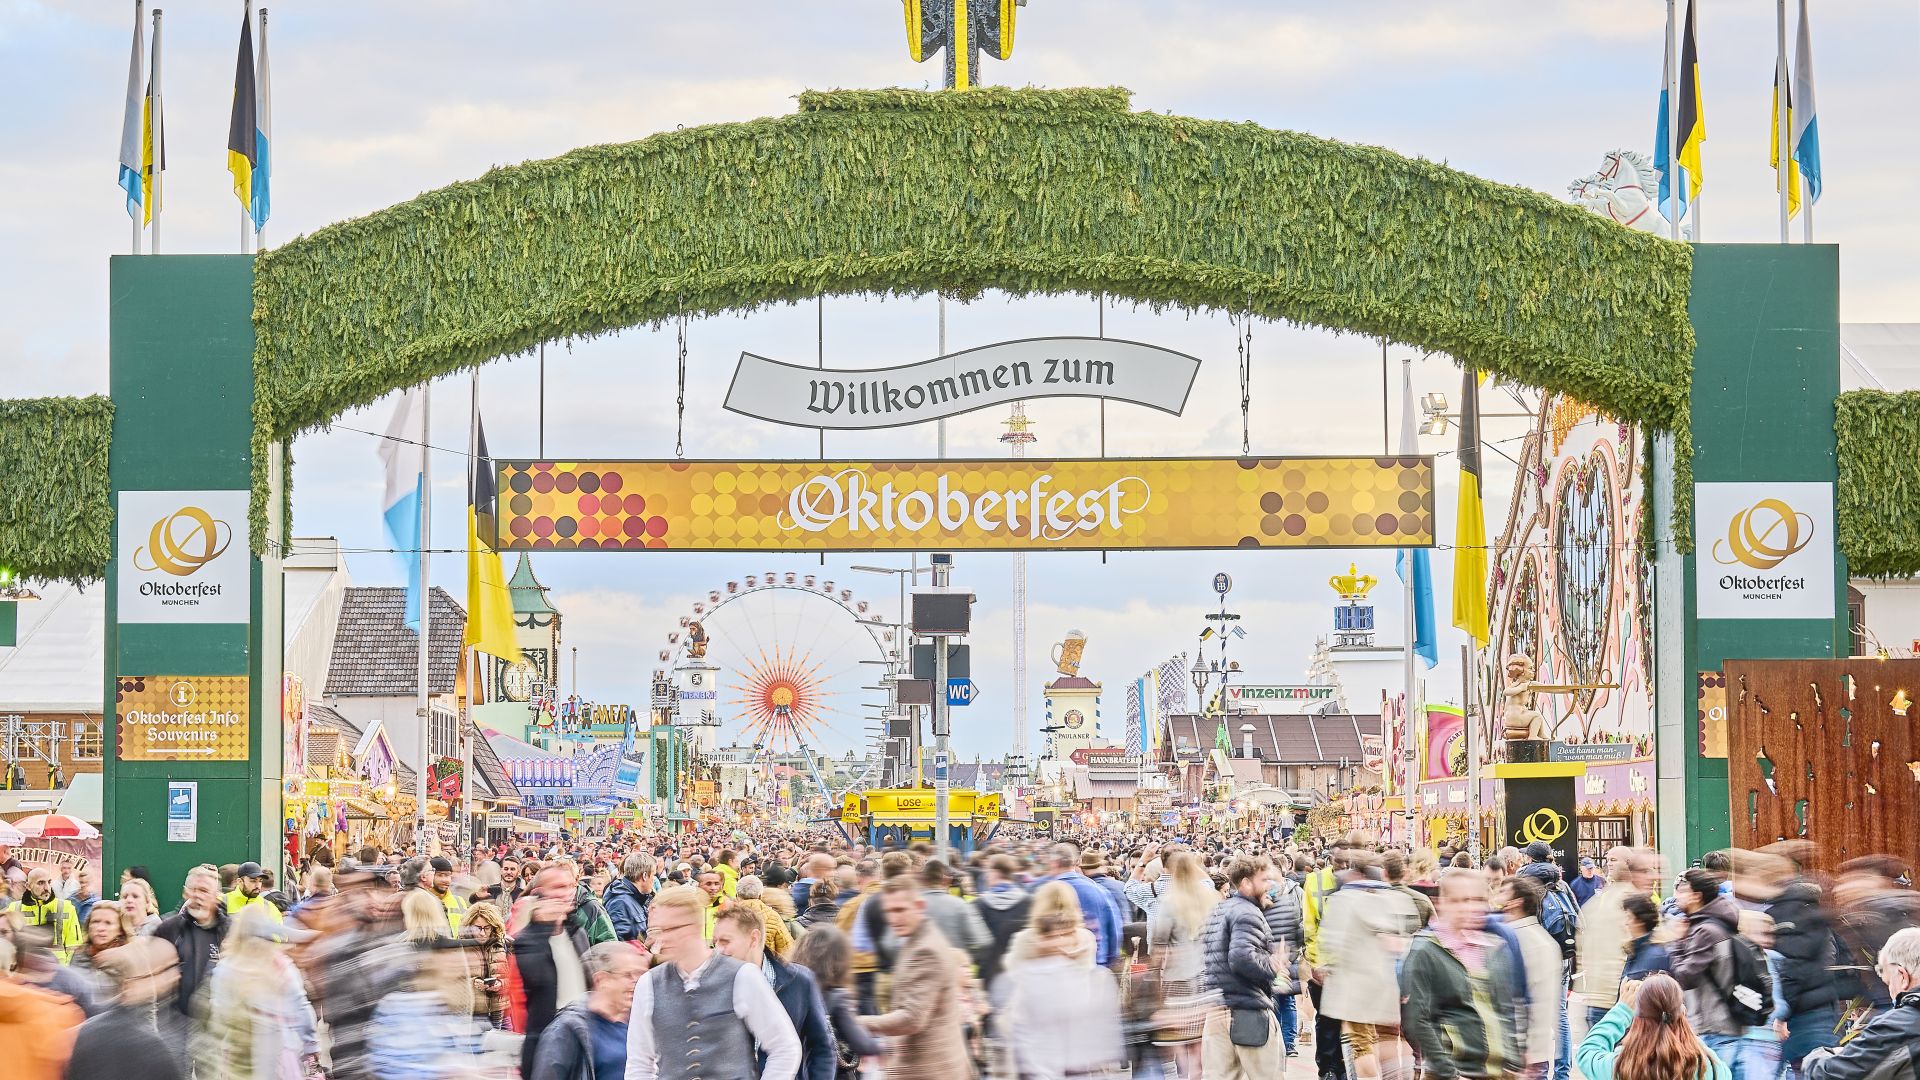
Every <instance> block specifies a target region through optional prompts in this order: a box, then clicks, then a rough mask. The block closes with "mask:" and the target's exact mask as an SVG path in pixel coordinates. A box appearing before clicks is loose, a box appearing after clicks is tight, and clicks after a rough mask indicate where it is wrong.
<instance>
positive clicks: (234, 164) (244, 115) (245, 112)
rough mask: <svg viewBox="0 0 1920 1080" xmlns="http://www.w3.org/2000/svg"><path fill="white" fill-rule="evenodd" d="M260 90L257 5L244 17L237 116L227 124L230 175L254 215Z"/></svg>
mask: <svg viewBox="0 0 1920 1080" xmlns="http://www.w3.org/2000/svg"><path fill="white" fill-rule="evenodd" d="M258 94H259V88H258V87H256V86H255V85H254V82H253V5H251V4H249V5H247V13H246V14H245V15H242V16H241V17H240V57H239V59H238V60H236V61H235V62H234V67H233V114H232V115H231V116H230V117H229V118H228V120H227V171H228V172H230V173H232V174H233V194H234V197H235V198H238V199H239V200H240V208H241V209H242V210H245V211H246V212H247V214H248V216H252V214H253V166H254V163H255V162H257V161H259V160H260V143H259V138H260V136H259V125H258V123H257V121H256V120H255V118H254V110H255V107H256V104H257V102H258V100H259V98H258Z"/></svg>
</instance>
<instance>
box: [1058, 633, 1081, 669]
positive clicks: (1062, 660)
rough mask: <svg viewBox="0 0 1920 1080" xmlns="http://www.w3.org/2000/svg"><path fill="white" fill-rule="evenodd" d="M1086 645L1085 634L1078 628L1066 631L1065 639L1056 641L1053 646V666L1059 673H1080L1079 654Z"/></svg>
mask: <svg viewBox="0 0 1920 1080" xmlns="http://www.w3.org/2000/svg"><path fill="white" fill-rule="evenodd" d="M1086 647H1087V635H1085V634H1083V633H1081V632H1080V631H1078V630H1069V631H1067V640H1065V641H1061V642H1056V643H1055V644H1054V646H1053V666H1054V668H1055V670H1057V671H1059V672H1060V674H1062V675H1065V676H1068V677H1069V678H1071V677H1072V676H1075V675H1078V674H1080V654H1081V653H1082V652H1083V651H1085V649H1086Z"/></svg>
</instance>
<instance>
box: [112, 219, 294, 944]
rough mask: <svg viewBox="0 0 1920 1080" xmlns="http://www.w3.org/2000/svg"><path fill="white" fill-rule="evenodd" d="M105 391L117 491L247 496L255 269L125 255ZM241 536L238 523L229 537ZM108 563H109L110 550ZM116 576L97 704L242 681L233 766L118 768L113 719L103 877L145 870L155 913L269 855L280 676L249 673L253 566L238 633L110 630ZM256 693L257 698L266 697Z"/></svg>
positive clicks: (257, 584) (205, 259)
mask: <svg viewBox="0 0 1920 1080" xmlns="http://www.w3.org/2000/svg"><path fill="white" fill-rule="evenodd" d="M111 274H112V313H111V317H110V322H109V327H110V333H111V346H110V351H111V360H112V368H111V374H110V382H111V386H112V394H113V400H114V404H115V409H114V416H113V446H114V454H113V457H112V459H111V462H110V467H109V476H110V479H111V482H112V490H113V497H114V501H115V505H116V507H117V506H118V503H119V494H120V492H122V491H140V490H201V489H244V488H246V487H247V486H248V484H249V482H250V480H251V477H252V472H253V461H252V455H251V451H250V449H249V447H250V445H251V441H252V434H253V346H254V339H253V259H252V257H251V256H244V255H167V256H123V257H118V258H115V259H114V260H113V262H112V271H111ZM239 527H240V528H244V525H241V526H239ZM114 556H115V559H116V560H117V558H118V557H119V552H118V551H115V553H114ZM117 576H118V573H117V565H116V564H112V563H110V564H109V567H108V571H107V582H106V598H107V620H106V626H107V629H106V633H107V640H106V656H107V670H106V671H105V672H103V673H102V678H103V684H104V692H105V695H106V700H107V701H108V702H109V703H111V702H112V701H113V700H114V691H115V686H114V680H115V678H116V677H117V676H119V675H123V674H124V675H248V676H251V677H252V679H253V684H252V700H251V703H250V707H251V712H252V723H251V730H250V740H249V742H250V754H251V756H250V758H249V760H247V761H231V762H188V761H174V762H133V761H127V762H123V761H119V760H117V758H116V755H115V754H114V753H113V747H114V745H115V743H114V740H115V736H116V732H115V731H114V730H113V710H112V709H111V707H109V709H108V711H107V721H108V731H107V747H108V754H107V756H106V761H105V763H104V771H105V774H106V775H105V787H106V795H105V805H104V807H103V809H104V811H105V818H106V823H105V824H106V827H105V830H104V832H105V835H106V848H105V862H106V873H107V875H108V877H109V879H110V880H111V879H114V878H117V877H118V875H119V873H120V870H121V868H122V867H124V866H127V865H129V864H133V863H141V864H145V865H146V866H147V867H148V868H149V869H150V870H151V871H152V873H153V881H154V885H155V886H156V887H157V888H158V890H159V893H160V902H161V904H162V905H163V906H168V905H171V904H172V903H173V902H174V901H175V899H176V898H177V897H178V896H179V892H180V886H181V883H182V881H183V880H184V878H185V876H186V871H187V869H188V868H189V867H191V866H193V865H195V864H197V863H203V862H207V863H214V864H216V865H217V864H220V863H229V862H242V861H245V860H248V859H261V858H262V857H263V856H264V855H267V854H269V852H270V849H271V848H272V846H274V844H275V839H274V836H275V832H276V830H277V827H278V822H277V817H278V815H277V813H276V814H275V815H274V816H275V818H276V820H275V821H273V822H271V823H269V822H266V821H264V818H265V816H266V815H265V808H266V804H265V799H264V793H263V780H262V776H263V775H264V770H263V767H262V765H263V756H262V755H263V754H265V755H268V756H269V757H270V759H271V760H272V761H273V762H274V763H275V767H274V768H273V770H272V771H273V772H276V773H277V772H278V771H279V770H278V766H277V762H278V757H279V753H280V750H279V746H278V744H277V742H273V743H272V745H267V743H268V742H269V741H270V740H268V739H265V738H263V731H262V725H261V708H262V703H263V701H265V702H267V703H271V704H272V706H273V707H275V708H277V707H278V702H279V684H278V679H277V675H276V678H275V679H274V681H273V683H272V685H271V686H270V687H269V686H265V685H263V681H262V679H261V677H260V671H259V670H258V668H259V664H258V656H259V652H260V638H259V626H260V622H261V618H260V613H261V600H262V593H261V568H260V561H259V559H257V558H255V559H253V561H252V568H251V584H252V594H253V600H252V607H251V613H250V621H249V622H248V623H245V624H240V623H235V624H214V625H198V624H192V625H157V624H130V625H127V626H121V625H119V621H118V618H119V617H118V603H117V599H118V598H117V588H118V581H117ZM263 691H266V692H265V693H263ZM169 780H193V781H196V782H197V783H198V784H199V821H198V834H199V835H198V839H197V841H196V842H194V843H169V842H167V839H166V793H167V782H168V781H169ZM267 865H269V866H276V867H277V866H278V865H279V861H278V860H277V859H275V860H272V861H271V862H268V863H267Z"/></svg>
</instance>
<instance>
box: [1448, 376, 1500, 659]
mask: <svg viewBox="0 0 1920 1080" xmlns="http://www.w3.org/2000/svg"><path fill="white" fill-rule="evenodd" d="M1459 453H1460V501H1459V503H1458V505H1457V506H1456V507H1455V510H1454V518H1455V520H1454V530H1453V625H1455V626H1457V627H1459V628H1460V629H1462V630H1465V631H1466V632H1467V636H1468V637H1470V638H1472V639H1473V642H1474V645H1475V647H1480V646H1484V645H1486V643H1487V641H1488V639H1489V638H1490V637H1492V634H1491V633H1489V631H1488V628H1487V524H1486V507H1485V505H1484V504H1483V503H1482V501H1481V498H1480V475H1481V474H1480V380H1479V379H1477V378H1475V377H1474V371H1473V369H1472V368H1467V369H1466V372H1465V377H1464V378H1463V379H1462V380H1461V389H1460V451H1459Z"/></svg>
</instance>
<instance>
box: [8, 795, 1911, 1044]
mask: <svg viewBox="0 0 1920 1080" xmlns="http://www.w3.org/2000/svg"><path fill="white" fill-rule="evenodd" d="M1817 862H1818V860H1817V859H1816V853H1815V852H1814V851H1813V850H1811V849H1810V847H1809V846H1808V845H1806V844H1804V843H1800V842H1793V841H1787V842H1782V843H1779V844H1775V845H1772V846H1770V847H1768V848H1766V849H1764V850H1761V851H1728V852H1716V853H1713V854H1711V855H1709V856H1707V857H1706V858H1704V859H1702V860H1701V862H1700V864H1699V865H1696V866H1692V867H1688V868H1686V869H1685V870H1684V872H1682V873H1680V874H1679V875H1678V877H1676V878H1673V879H1671V880H1669V879H1668V878H1667V877H1666V875H1665V872H1664V869H1663V867H1662V864H1661V860H1660V858H1659V856H1658V855H1657V854H1656V853H1654V852H1652V851H1650V850H1645V849H1637V848H1626V847H1622V848H1616V849H1614V850H1612V851H1610V852H1607V853H1605V855H1604V857H1603V858H1602V859H1600V860H1598V862H1597V863H1596V860H1594V859H1581V860H1579V863H1578V871H1577V873H1575V874H1573V875H1571V876H1568V875H1563V872H1562V869H1561V866H1560V864H1559V863H1558V862H1556V860H1555V853H1554V852H1553V851H1552V850H1550V849H1549V848H1548V847H1547V846H1546V845H1545V844H1533V845H1530V846H1529V847H1528V848H1527V849H1524V850H1517V849H1512V848H1508V849H1504V850H1501V851H1499V852H1496V853H1494V854H1492V855H1490V856H1489V857H1487V858H1486V859H1484V860H1482V861H1480V862H1479V863H1478V864H1476V862H1475V860H1474V859H1472V858H1470V857H1469V855H1468V854H1467V853H1466V852H1455V851H1452V850H1450V849H1447V848H1442V849H1440V850H1439V851H1437V852H1436V851H1413V852H1409V851H1406V850H1404V849H1401V848H1396V847H1391V846H1386V845H1380V844H1377V843H1373V842H1371V840H1370V839H1369V838H1368V837H1365V836H1361V835H1357V834H1355V835H1350V836H1348V837H1345V838H1343V839H1341V840H1340V841H1339V842H1337V843H1332V844H1328V845H1324V846H1309V845H1301V844H1297V843H1294V842H1291V840H1290V838H1289V839H1287V840H1285V841H1283V840H1282V838H1280V837H1278V836H1272V837H1265V838H1262V837H1248V836H1239V837H1235V838H1231V839H1229V838H1228V837H1225V836H1223V835H1211V836H1210V835H1204V834H1203V835H1189V836H1176V835H1173V834H1171V832H1168V833H1165V834H1159V835H1156V834H1152V833H1146V832H1142V833H1121V834H1085V835H1066V836H1062V837H1059V838H1043V837H1033V836H1016V837H1012V838H1007V839H1003V840H999V841H997V842H995V843H993V844H991V845H989V846H988V847H986V848H984V849H982V850H980V851H977V852H972V853H969V854H968V855H966V856H965V857H963V858H959V859H957V860H954V861H948V860H946V859H942V858H940V857H939V856H938V854H937V853H936V852H934V851H932V850H931V849H929V848H928V847H927V846H926V845H916V846H915V847H914V848H913V849H910V850H885V851H879V850H872V849H869V848H867V847H865V846H862V845H857V844H849V843H847V842H845V840H844V838H842V837H840V836H838V835H836V834H831V833H825V832H815V831H809V830H795V829H788V830H773V829H767V830H760V831H754V832H748V831H744V830H740V829H727V830H713V831H707V832H695V833H688V834H682V835H666V834H656V833H637V834H635V833H630V834H627V835H624V836H621V837H619V838H617V839H580V840H572V841H567V842H562V843H560V844H556V845H553V846H551V847H548V848H546V849H545V850H536V849H533V848H514V847H511V846H509V845H497V846H486V845H481V846H476V847H475V848H473V849H472V850H471V851H470V852H467V853H465V855H464V857H453V856H446V855H441V856H428V855H411V856H406V855H402V854H390V853H386V852H382V851H376V850H372V849H362V850H360V851H357V852H354V853H353V855H352V857H350V858H343V859H338V860H336V859H335V858H334V857H333V855H332V853H331V852H329V851H327V850H324V849H321V850H316V851H315V852H314V853H313V854H312V855H311V856H310V857H309V858H308V859H307V860H306V861H305V862H304V864H303V865H301V866H299V867H297V868H291V869H292V871H293V872H291V873H289V874H287V875H285V878H286V879H285V880H278V881H276V879H275V876H274V874H273V873H272V872H271V871H269V870H267V869H265V868H263V867H261V866H260V865H258V864H256V863H252V862H246V863H239V864H232V865H227V866H212V865H206V866H200V867H196V868H194V869H193V870H192V871H190V872H189V873H188V874H187V875H186V880H185V884H184V887H183V888H182V889H181V895H180V896H179V898H178V900H177V902H173V901H172V899H171V898H163V897H162V896H160V895H159V891H158V890H156V889H155V888H154V887H153V885H152V884H151V883H150V881H149V880H148V875H147V873H146V871H145V870H144V868H142V867H138V866H134V867H128V868H126V869H124V870H123V871H122V872H121V873H120V875H119V884H118V887H117V889H115V890H113V894H114V895H113V896H112V897H111V898H110V899H109V898H106V897H105V895H104V893H105V892H106V890H102V889H99V888H97V887H96V884H95V883H94V882H92V881H91V880H89V879H88V878H87V876H86V874H85V871H84V870H79V871H77V872H73V873H68V874H66V875H64V876H58V877H57V876H56V875H55V874H53V873H52V872H49V871H46V870H41V869H35V870H33V871H32V872H30V873H26V872H18V871H19V868H18V867H17V864H11V860H10V859H9V857H8V855H7V853H6V852H4V851H0V873H4V874H5V875H6V877H7V881H8V886H9V888H8V892H7V894H6V896H5V898H4V900H5V905H4V907H3V908H0V1063H4V1068H0V1071H4V1072H5V1074H6V1075H7V1076H9V1077H19V1078H21V1080H42V1078H53V1077H60V1076H67V1077H88V1078H92V1077H104V1076H111V1077H113V1078H114V1080H148V1078H154V1080H184V1078H186V1077H197V1078H209V1077H247V1078H255V1077H257V1078H274V1080H305V1078H310V1077H335V1078H344V1080H400V1078H405V1080H422V1078H435V1077H494V1076H497V1077H502V1078H506V1077H516V1076H517V1077H523V1078H532V1080H573V1078H594V1080H601V1078H607V1077H630V1078H637V1080H652V1078H655V1077H662V1078H668V1077H670V1078H692V1077H707V1078H719V1080H739V1078H748V1077H768V1078H773V1080H792V1078H801V1080H854V1078H857V1077H863V1076H864V1077H872V1076H884V1077H886V1078H887V1080H912V1078H922V1077H924V1078H942V1080H945V1078H971V1077H974V1076H983V1077H992V1078H1006V1080H1068V1078H1076V1080H1091V1078H1096V1077H1121V1076H1134V1077H1150V1078H1165V1080H1192V1078H1201V1077H1204V1078H1206V1080H1238V1078H1260V1080H1266V1078H1278V1077H1283V1076H1289V1075H1291V1076H1296V1077H1301V1076H1313V1075H1317V1076H1318V1077H1319V1078H1321V1080H1377V1078H1383V1077H1401V1076H1408V1077H1411V1076H1416V1075H1419V1076H1426V1077H1432V1078H1435V1080H1452V1078H1454V1077H1468V1078H1482V1077H1484V1078H1495V1077H1499V1078H1509V1077H1525V1078H1528V1080H1565V1078H1570V1077H1573V1076H1579V1077H1583V1078H1585V1080H1781V1078H1783V1077H1787V1076H1792V1077H1796V1078H1806V1080H1880V1078H1891V1077H1912V1076H1914V1075H1916V1073H1915V1069H1916V1065H1917V1064H1920V928H1917V927H1920V894H1916V892H1915V891H1914V890H1913V889H1912V888H1911V882H1910V880H1909V878H1908V876H1907V875H1908V868H1907V867H1905V866H1903V865H1901V863H1900V862H1899V861H1897V860H1894V859H1891V858H1884V857H1877V856H1876V857H1868V858H1861V859H1853V860H1851V861H1848V862H1845V863H1843V864H1841V865H1839V866H1837V867H1834V868H1833V869H1832V871H1831V873H1830V874H1823V873H1819V872H1816V871H1815V870H1814V869H1813V866H1814V865H1815V864H1816V863H1817Z"/></svg>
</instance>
